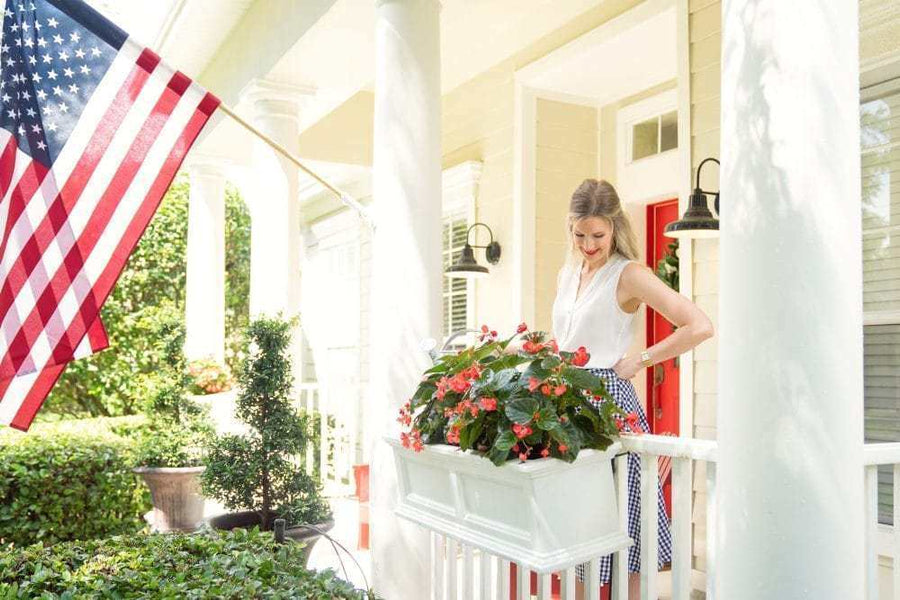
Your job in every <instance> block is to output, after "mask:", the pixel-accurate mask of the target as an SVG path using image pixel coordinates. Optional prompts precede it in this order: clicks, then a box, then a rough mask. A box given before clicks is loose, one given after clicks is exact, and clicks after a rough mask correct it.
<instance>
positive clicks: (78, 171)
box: [0, 0, 219, 430]
mask: <svg viewBox="0 0 900 600" xmlns="http://www.w3.org/2000/svg"><path fill="white" fill-rule="evenodd" d="M3 8H4V10H3V27H2V30H0V60H2V63H0V105H2V114H0V423H4V424H8V425H11V426H12V427H15V428H17V429H22V430H27V429H28V427H29V426H30V424H31V421H32V420H33V419H34V416H35V414H36V413H37V411H38V409H39V408H40V406H41V404H42V403H43V401H44V399H45V398H46V396H47V394H48V393H49V392H50V389H51V388H52V387H53V384H54V383H56V380H57V379H58V378H59V376H60V375H61V374H62V371H63V369H65V366H66V364H67V363H68V362H70V361H71V360H73V359H75V358H79V357H83V356H88V355H90V354H92V353H94V352H97V351H99V350H102V349H103V348H106V347H107V346H108V345H109V340H108V339H107V336H106V331H105V330H104V328H103V325H102V323H101V322H100V307H101V306H102V305H103V302H104V301H105V300H106V298H107V297H108V296H109V293H110V291H111V290H112V288H113V285H114V284H115V282H116V280H117V279H118V277H119V274H120V273H121V271H122V268H123V267H124V266H125V262H126V260H127V259H128V256H129V254H130V253H131V251H132V249H133V248H134V246H135V245H136V244H137V242H138V239H139V238H140V236H141V234H142V233H143V231H144V229H145V228H146V227H147V224H148V223H149V222H150V219H151V218H152V217H153V214H154V212H155V211H156V208H157V206H158V205H159V202H160V200H161V199H162V196H163V194H165V192H166V190H167V189H168V188H169V185H170V184H171V182H172V179H173V177H174V176H175V174H176V172H177V170H178V168H179V166H180V165H181V161H182V160H183V159H184V156H185V154H186V153H187V151H188V149H189V148H190V147H191V144H192V143H193V142H194V140H195V139H196V137H197V135H198V134H199V133H200V130H201V129H202V128H203V126H204V125H205V123H206V122H207V120H208V119H209V117H210V116H211V115H212V113H213V112H214V111H215V109H216V107H217V106H218V105H219V101H218V99H216V98H215V97H214V96H213V95H211V94H209V93H207V92H206V91H204V90H203V89H201V88H200V87H199V86H197V85H196V84H195V83H193V82H192V81H191V80H190V79H189V78H188V77H186V76H185V75H183V74H182V73H179V72H177V71H174V70H172V69H170V68H169V67H168V66H166V65H165V64H163V63H162V62H160V60H159V57H158V56H157V55H155V54H154V53H153V52H152V51H150V50H148V49H147V48H144V47H142V46H140V45H139V44H137V43H136V42H135V41H134V40H132V39H130V38H129V37H128V34H126V33H125V32H123V31H122V30H121V29H119V28H118V27H116V26H115V25H114V24H113V23H111V22H109V21H108V20H106V19H105V18H104V17H102V16H101V15H100V14H99V13H97V12H96V11H94V10H93V9H92V8H91V7H89V6H88V5H86V4H85V3H83V2H80V1H79V0H33V1H18V0H3Z"/></svg>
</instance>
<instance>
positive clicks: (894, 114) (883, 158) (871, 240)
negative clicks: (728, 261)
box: [860, 83, 900, 524]
mask: <svg viewBox="0 0 900 600" xmlns="http://www.w3.org/2000/svg"><path fill="white" fill-rule="evenodd" d="M860 138H861V152H862V161H861V162H862V229H863V311H864V313H863V314H864V323H865V325H864V334H863V340H864V350H863V357H864V366H863V373H864V378H865V404H864V409H865V438H866V442H898V441H900V85H898V84H896V83H895V84H893V85H887V84H883V85H881V86H876V87H872V88H868V89H867V90H864V91H863V94H862V104H861V107H860ZM878 516H879V521H880V522H882V523H887V524H890V523H891V522H892V520H893V469H892V468H891V467H890V466H885V467H881V468H879V474H878Z"/></svg>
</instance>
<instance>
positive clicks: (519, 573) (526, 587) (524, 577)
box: [516, 563, 531, 600]
mask: <svg viewBox="0 0 900 600" xmlns="http://www.w3.org/2000/svg"><path fill="white" fill-rule="evenodd" d="M530 599H531V571H529V570H528V569H526V568H525V567H523V566H522V565H521V564H519V563H516V600H530Z"/></svg>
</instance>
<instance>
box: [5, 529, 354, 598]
mask: <svg viewBox="0 0 900 600" xmlns="http://www.w3.org/2000/svg"><path fill="white" fill-rule="evenodd" d="M302 548H303V546H302V545H301V544H295V543H288V544H284V545H277V544H275V542H274V541H273V538H272V535H271V534H264V533H260V532H259V531H257V530H253V531H245V530H242V529H237V530H234V531H231V532H222V533H219V532H213V531H204V532H202V533H199V534H193V535H184V534H166V535H160V534H149V535H135V536H120V537H113V538H109V539H105V540H97V541H88V542H77V543H66V544H59V545H56V546H53V547H52V548H42V547H40V546H32V547H29V548H25V549H20V550H13V551H8V552H0V597H2V598H33V597H37V596H40V597H41V598H60V597H64V598H235V599H237V598H240V599H243V598H304V599H309V600H313V599H326V598H328V599H331V598H337V599H340V598H346V599H354V600H356V599H359V600H362V599H363V598H366V594H365V593H363V592H361V591H357V590H354V589H353V587H352V586H351V585H350V584H349V583H347V582H345V581H342V580H341V579H338V578H337V577H336V576H335V575H334V573H333V572H331V571H323V572H315V571H310V570H307V569H306V568H305V567H304V566H303V560H302V557H301V554H302Z"/></svg>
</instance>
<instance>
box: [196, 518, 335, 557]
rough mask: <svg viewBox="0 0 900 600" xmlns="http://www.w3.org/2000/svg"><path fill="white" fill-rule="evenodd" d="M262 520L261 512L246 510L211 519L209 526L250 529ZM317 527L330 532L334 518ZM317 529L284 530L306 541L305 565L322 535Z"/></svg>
mask: <svg viewBox="0 0 900 600" xmlns="http://www.w3.org/2000/svg"><path fill="white" fill-rule="evenodd" d="M261 522H262V519H260V517H259V513H258V512H256V511H253V510H245V511H241V512H233V513H226V514H224V515H218V516H215V517H212V518H211V519H209V526H210V527H212V528H213V529H225V530H231V529H237V528H239V527H240V528H242V529H250V528H251V527H257V526H259V524H260V523H261ZM314 527H315V528H316V529H318V530H319V531H323V532H328V531H330V530H331V528H332V527H334V519H329V520H328V521H325V522H324V523H318V524H316V525H314ZM316 529H311V528H307V527H305V526H303V525H300V526H297V527H290V528H287V529H285V530H284V537H285V538H287V539H289V540H291V541H294V542H304V543H305V544H306V547H305V548H304V549H303V566H304V567H305V566H306V563H307V562H308V561H309V555H310V554H311V553H312V549H313V546H314V545H315V544H316V542H318V541H319V539H320V538H321V537H322V535H321V534H320V533H319V531H316Z"/></svg>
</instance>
